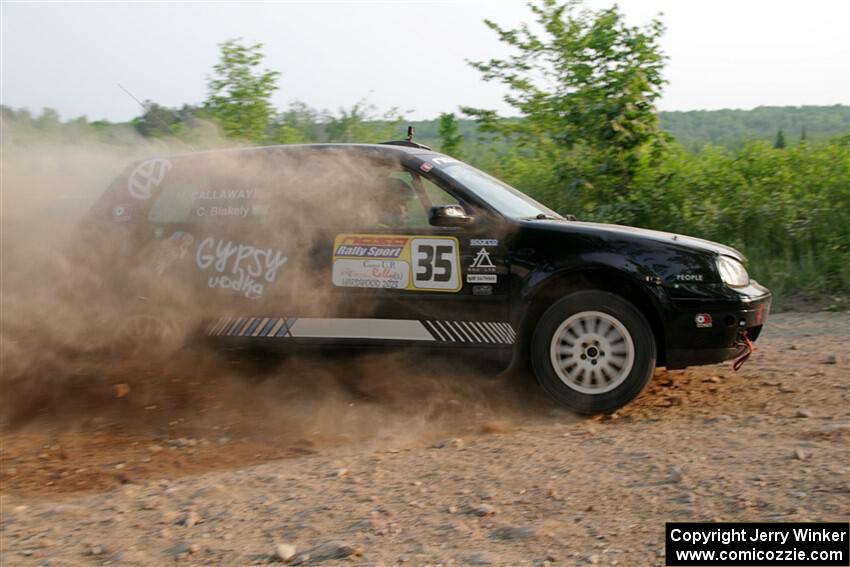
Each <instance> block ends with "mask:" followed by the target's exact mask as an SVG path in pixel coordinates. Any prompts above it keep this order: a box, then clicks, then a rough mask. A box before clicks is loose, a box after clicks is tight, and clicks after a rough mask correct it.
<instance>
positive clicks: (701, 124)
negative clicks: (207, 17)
mask: <svg viewBox="0 0 850 567" xmlns="http://www.w3.org/2000/svg"><path fill="white" fill-rule="evenodd" d="M148 108H149V110H148V111H147V112H143V113H141V114H140V115H139V116H137V117H136V118H134V119H132V120H130V121H129V122H109V121H107V120H97V121H91V122H90V121H88V119H86V118H85V117H80V118H74V119H70V120H65V121H63V120H61V118H60V116H59V114H58V113H57V112H56V111H55V110H53V109H50V108H45V109H43V110H42V111H41V112H40V113H38V114H33V113H31V112H30V111H29V110H25V109H21V110H15V109H12V108H9V107H6V106H2V107H0V113H2V116H3V117H4V118H5V119H7V120H11V121H12V122H16V123H19V124H27V125H29V126H32V127H34V128H35V129H38V130H42V131H50V132H53V133H55V134H58V135H62V134H65V135H69V136H72V137H73V136H74V135H81V136H87V135H92V134H96V135H99V137H101V138H103V139H104V141H108V140H110V139H112V140H115V139H120V138H121V137H124V136H126V134H128V133H130V132H133V133H137V134H139V135H141V136H144V137H152V138H157V137H165V136H177V137H181V136H185V135H188V133H190V132H191V131H192V129H193V128H199V127H200V126H199V124H200V122H201V121H200V120H199V114H200V111H199V107H196V106H190V105H184V106H183V107H182V108H179V109H178V108H167V107H164V106H160V105H158V104H156V103H148ZM658 116H659V119H660V126H661V129H662V130H664V131H665V132H668V133H669V134H671V135H672V136H673V138H675V140H676V141H677V142H678V143H679V144H681V145H683V146H685V147H686V148H687V149H689V150H690V151H693V152H699V151H702V150H703V149H704V148H705V147H706V146H720V147H724V148H727V149H738V148H741V147H743V146H744V145H745V144H746V143H747V142H751V141H765V142H768V143H770V144H776V142H777V138H778V137H779V136H780V132H781V137H782V138H783V139H784V141H785V144H786V145H788V146H794V145H796V144H799V143H800V141H803V140H805V141H806V142H807V143H809V144H820V143H825V142H827V141H829V140H830V139H831V138H833V137H835V136H839V135H842V134H847V133H848V132H850V106H847V105H841V104H836V105H833V106H759V107H757V108H754V109H752V110H732V109H723V110H689V111H662V112H659V113H658ZM506 120H507V121H518V119H506ZM407 125H411V126H414V127H415V128H416V138H417V141H419V142H420V143H423V144H427V145H430V146H433V147H435V148H439V147H440V146H441V141H440V136H439V134H438V125H439V119H437V118H435V119H433V120H412V121H409V120H405V118H404V117H403V116H402V115H401V114H399V113H398V112H397V111H396V110H391V111H390V112H387V113H383V114H381V115H380V116H379V115H378V113H377V110H376V109H375V108H374V107H373V106H371V105H369V104H368V103H359V104H356V105H354V106H352V107H351V108H348V109H342V110H339V111H338V112H337V113H336V114H333V113H330V112H328V111H318V110H315V109H313V108H311V107H309V106H308V105H306V104H303V103H295V104H293V105H292V106H291V107H290V109H289V110H287V111H285V112H281V113H279V114H278V115H277V116H276V117H275V118H274V119H272V121H271V123H270V126H269V131H268V142H270V143H275V142H277V143H301V142H353V141H357V142H380V141H384V140H385V139H390V138H398V137H400V136H402V135H403V134H404V130H405V127H406V126H407ZM457 126H458V129H459V131H460V134H461V135H462V136H463V140H464V143H465V145H466V146H472V145H474V144H475V142H477V141H479V140H480V139H481V138H482V134H481V132H480V131H479V127H478V123H477V122H476V121H475V120H472V119H464V118H459V119H458V120H457ZM369 136H372V138H369Z"/></svg>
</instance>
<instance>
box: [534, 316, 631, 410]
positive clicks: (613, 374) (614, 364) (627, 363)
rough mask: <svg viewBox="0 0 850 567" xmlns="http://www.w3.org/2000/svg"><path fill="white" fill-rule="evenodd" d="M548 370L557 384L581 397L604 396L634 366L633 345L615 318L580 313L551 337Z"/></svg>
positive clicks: (627, 333)
mask: <svg viewBox="0 0 850 567" xmlns="http://www.w3.org/2000/svg"><path fill="white" fill-rule="evenodd" d="M549 352H550V355H551V359H552V367H553V368H554V369H555V373H556V374H557V375H558V377H559V378H560V379H561V381H562V382H563V383H564V384H566V385H567V386H569V387H570V388H572V389H573V390H576V391H577V392H581V393H583V394H604V393H605V392H610V391H611V390H613V389H614V388H616V387H617V386H619V385H620V384H622V383H623V381H624V380H625V379H626V377H627V376H628V375H629V372H631V370H632V366H633V365H634V362H635V345H634V341H632V336H631V334H629V331H628V330H627V329H626V327H625V326H624V325H623V324H622V323H621V322H620V321H619V319H617V318H616V317H614V316H612V315H609V314H608V313H603V312H601V311H581V312H579V313H576V314H575V315H572V316H570V317H568V318H567V319H566V320H564V322H562V323H561V324H560V325H559V326H558V328H557V329H556V330H555V333H554V334H553V335H552V342H551V343H550V345H549Z"/></svg>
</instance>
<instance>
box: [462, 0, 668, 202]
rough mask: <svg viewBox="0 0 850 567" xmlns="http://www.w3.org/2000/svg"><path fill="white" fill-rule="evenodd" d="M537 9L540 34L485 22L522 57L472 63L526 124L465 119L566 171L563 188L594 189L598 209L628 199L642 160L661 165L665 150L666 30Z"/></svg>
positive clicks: (556, 8)
mask: <svg viewBox="0 0 850 567" xmlns="http://www.w3.org/2000/svg"><path fill="white" fill-rule="evenodd" d="M529 8H530V9H531V11H532V12H533V14H534V17H535V19H536V27H537V28H539V31H535V30H533V29H532V27H531V26H530V25H528V24H522V25H521V26H520V27H519V28H518V29H504V28H502V27H500V26H499V25H497V24H496V23H494V22H492V21H490V20H485V24H486V25H487V26H488V27H490V28H491V29H493V30H494V31H495V32H496V33H497V34H498V36H499V39H500V40H501V41H502V42H504V43H506V44H507V45H509V46H510V47H511V48H513V54H512V55H510V56H509V57H507V58H504V59H491V60H489V61H486V62H472V63H471V65H472V66H473V67H474V68H476V69H478V70H479V71H481V73H482V74H483V77H484V80H486V81H499V82H501V83H502V84H504V85H505V86H507V87H508V89H509V93H508V94H507V95H506V96H505V97H504V100H505V101H506V102H507V103H508V104H509V105H511V106H512V107H513V108H514V109H516V110H517V111H518V112H519V114H520V115H521V117H522V119H521V120H513V121H509V120H501V119H499V118H498V116H497V114H496V112H494V111H492V110H486V109H480V108H470V107H465V108H463V111H464V112H465V113H467V114H469V115H471V116H473V117H475V118H476V119H477V120H478V121H479V124H480V126H481V129H482V131H485V132H495V133H498V134H502V135H507V136H511V137H513V138H514V139H515V140H516V141H517V142H518V143H519V144H520V147H526V148H529V149H531V150H532V151H534V152H535V153H537V154H538V155H540V153H541V152H544V153H545V154H546V159H545V160H544V161H550V162H552V163H558V164H560V165H559V167H560V168H561V170H560V171H559V172H557V174H556V175H555V176H554V179H555V181H556V182H557V183H560V184H561V185H563V184H564V182H567V181H568V182H570V184H571V185H572V187H574V188H585V189H591V190H592V191H591V193H595V194H596V196H597V198H598V199H597V200H601V199H602V198H603V197H605V196H617V195H620V196H622V195H624V194H625V193H626V191H627V189H628V187H629V185H630V183H631V181H632V179H633V177H634V175H635V171H636V169H637V167H638V165H639V163H640V161H641V159H642V154H643V153H646V150H649V152H648V153H649V155H650V156H657V155H659V154H660V152H661V149H662V148H663V146H664V141H665V140H666V135H665V134H664V133H663V132H661V130H660V129H659V126H658V116H657V113H656V109H655V101H656V100H657V99H658V97H659V96H660V94H661V87H662V85H663V84H664V80H663V78H662V70H663V67H664V56H663V54H662V53H661V49H660V47H659V38H660V37H661V35H662V33H663V31H664V27H663V25H662V24H661V22H660V20H658V19H655V20H653V21H651V22H650V23H649V24H648V25H647V26H645V27H643V28H641V27H635V26H629V25H627V24H626V23H625V21H624V19H623V15H622V14H621V13H620V11H619V10H618V9H617V7H616V6H615V7H612V8H608V9H604V10H599V11H596V12H593V11H588V10H584V9H580V4H579V3H578V2H577V1H576V0H569V1H567V2H566V3H563V4H559V3H558V2H557V1H556V0H540V1H538V2H536V3H530V4H529Z"/></svg>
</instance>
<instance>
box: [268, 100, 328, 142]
mask: <svg viewBox="0 0 850 567" xmlns="http://www.w3.org/2000/svg"><path fill="white" fill-rule="evenodd" d="M318 122H319V116H318V113H317V112H316V111H315V110H313V109H312V108H310V107H309V106H308V105H307V104H306V103H303V102H295V103H293V104H292V105H291V106H290V107H289V110H287V111H286V112H283V113H281V114H279V115H278V116H277V117H276V118H275V120H274V123H273V124H272V139H273V140H274V141H275V142H277V143H278V144H301V143H304V142H315V141H318V139H319V138H318V133H317V130H318Z"/></svg>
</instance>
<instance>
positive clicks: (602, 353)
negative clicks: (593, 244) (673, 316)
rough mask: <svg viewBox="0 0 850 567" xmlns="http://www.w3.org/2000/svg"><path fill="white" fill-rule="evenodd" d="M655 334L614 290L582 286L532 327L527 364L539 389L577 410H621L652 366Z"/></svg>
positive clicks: (630, 305)
mask: <svg viewBox="0 0 850 567" xmlns="http://www.w3.org/2000/svg"><path fill="white" fill-rule="evenodd" d="M655 358H656V348H655V337H654V336H653V333H652V328H651V327H650V325H649V323H648V322H647V320H646V318H645V317H644V316H643V314H642V313H641V312H640V311H639V310H638V309H637V308H636V307H635V306H634V305H632V304H631V303H629V302H628V301H626V300H625V299H623V298H622V297H620V296H619V295H615V294H613V293H609V292H605V291H596V290H584V291H577V292H575V293H572V294H570V295H568V296H566V297H564V298H563V299H561V300H559V301H557V302H555V303H554V304H552V306H551V307H549V309H548V310H547V311H546V312H545V313H544V314H543V316H542V317H541V318H540V320H539V321H538V323H537V326H536V328H535V330H534V335H533V337H532V342H531V362H532V365H533V368H534V374H535V376H536V377H537V380H538V381H539V382H540V384H541V386H543V389H544V390H546V392H547V393H548V394H549V395H551V396H552V397H553V398H555V399H556V400H557V401H559V402H561V403H563V404H565V405H567V406H569V407H570V408H572V409H573V410H575V411H577V412H580V413H601V412H610V411H614V410H616V409H617V408H620V407H622V406H624V405H626V404H627V403H629V402H630V401H631V400H633V399H634V398H635V397H637V395H638V394H640V392H641V391H642V390H643V388H644V387H645V386H646V384H647V382H649V379H650V378H651V377H652V374H653V372H654V370H655Z"/></svg>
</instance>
